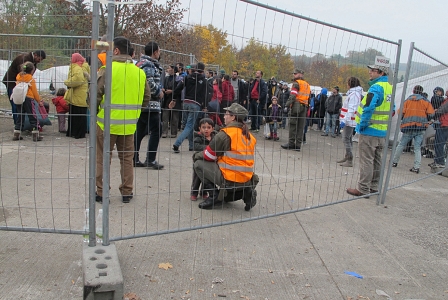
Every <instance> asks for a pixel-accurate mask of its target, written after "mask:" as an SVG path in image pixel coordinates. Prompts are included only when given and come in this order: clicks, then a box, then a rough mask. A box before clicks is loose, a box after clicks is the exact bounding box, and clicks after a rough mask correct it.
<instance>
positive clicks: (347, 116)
mask: <svg viewBox="0 0 448 300" xmlns="http://www.w3.org/2000/svg"><path fill="white" fill-rule="evenodd" d="M347 87H348V88H349V90H348V91H347V98H346V99H345V100H344V103H343V104H342V108H341V114H340V115H339V122H340V127H341V129H343V131H342V141H343V142H344V146H345V156H344V158H343V159H341V160H338V161H337V163H339V164H340V166H343V167H353V141H352V137H353V131H354V130H355V127H356V122H355V113H356V111H357V110H358V106H359V103H360V101H361V98H362V87H361V83H360V81H359V79H358V78H356V77H350V78H349V79H348V80H347Z"/></svg>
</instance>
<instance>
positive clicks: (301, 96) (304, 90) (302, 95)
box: [291, 79, 311, 105]
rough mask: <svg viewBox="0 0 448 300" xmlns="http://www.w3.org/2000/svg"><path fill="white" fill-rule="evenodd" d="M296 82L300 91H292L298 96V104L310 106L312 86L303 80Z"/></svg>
mask: <svg viewBox="0 0 448 300" xmlns="http://www.w3.org/2000/svg"><path fill="white" fill-rule="evenodd" d="M296 82H297V84H298V85H299V90H298V91H297V90H296V89H292V90H291V94H293V95H296V101H297V102H300V103H302V104H305V105H308V100H309V98H310V94H311V88H310V85H309V84H308V82H306V81H305V80H302V79H297V80H296Z"/></svg>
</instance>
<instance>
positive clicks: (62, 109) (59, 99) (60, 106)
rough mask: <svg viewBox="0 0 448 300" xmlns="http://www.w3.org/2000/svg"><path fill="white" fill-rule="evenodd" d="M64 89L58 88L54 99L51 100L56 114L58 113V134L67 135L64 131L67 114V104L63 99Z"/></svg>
mask: <svg viewBox="0 0 448 300" xmlns="http://www.w3.org/2000/svg"><path fill="white" fill-rule="evenodd" d="M65 92H66V89H64V88H60V89H58V92H57V93H56V98H53V99H52V101H53V104H54V106H56V112H57V113H58V124H59V132H60V133H67V131H66V130H65V119H66V116H65V114H66V113H68V103H67V101H65V99H64V95H65Z"/></svg>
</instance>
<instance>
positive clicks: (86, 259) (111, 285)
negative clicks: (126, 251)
mask: <svg viewBox="0 0 448 300" xmlns="http://www.w3.org/2000/svg"><path fill="white" fill-rule="evenodd" d="M82 269H83V276H84V298H83V299H84V300H119V299H120V300H121V299H123V294H124V290H123V275H122V273H121V268H120V262H119V261H118V254H117V248H116V247H115V245H114V244H112V243H111V244H110V245H109V246H103V245H97V246H95V247H89V246H88V244H87V243H84V248H83V253H82Z"/></svg>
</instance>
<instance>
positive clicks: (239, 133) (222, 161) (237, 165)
mask: <svg viewBox="0 0 448 300" xmlns="http://www.w3.org/2000/svg"><path fill="white" fill-rule="evenodd" d="M221 130H223V131H224V132H225V133H226V134H227V135H228V136H229V137H230V141H231V142H230V150H228V151H226V152H224V155H222V156H220V157H219V158H218V166H219V169H220V170H221V173H222V176H223V177H224V179H225V180H228V181H231V182H238V183H245V182H248V181H249V180H251V178H252V176H253V174H254V164H255V144H256V143H257V140H256V139H255V137H254V136H253V135H252V134H250V140H249V139H248V138H247V137H246V136H245V135H243V130H242V129H241V128H238V127H226V128H223V129H221Z"/></svg>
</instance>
